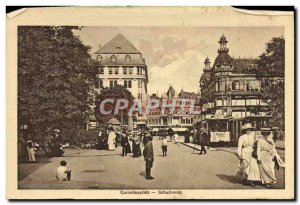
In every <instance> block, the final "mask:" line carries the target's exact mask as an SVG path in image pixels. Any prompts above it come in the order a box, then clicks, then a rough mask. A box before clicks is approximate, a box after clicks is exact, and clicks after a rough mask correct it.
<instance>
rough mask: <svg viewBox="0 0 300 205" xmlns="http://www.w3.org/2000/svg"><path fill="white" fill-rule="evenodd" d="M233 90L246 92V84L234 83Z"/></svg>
mask: <svg viewBox="0 0 300 205" xmlns="http://www.w3.org/2000/svg"><path fill="white" fill-rule="evenodd" d="M232 90H240V91H243V90H245V85H244V82H241V81H234V82H232Z"/></svg>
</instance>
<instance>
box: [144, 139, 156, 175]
mask: <svg viewBox="0 0 300 205" xmlns="http://www.w3.org/2000/svg"><path fill="white" fill-rule="evenodd" d="M152 139H153V138H152V136H151V135H149V136H148V142H147V144H146V145H145V148H144V152H143V154H144V159H145V162H146V179H154V178H153V177H152V176H151V168H152V166H153V161H154V153H153V145H152Z"/></svg>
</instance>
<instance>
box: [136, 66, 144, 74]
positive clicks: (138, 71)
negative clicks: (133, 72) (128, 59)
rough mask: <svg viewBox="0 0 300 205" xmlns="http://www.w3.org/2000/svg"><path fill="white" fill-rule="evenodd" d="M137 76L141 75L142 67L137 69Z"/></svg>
mask: <svg viewBox="0 0 300 205" xmlns="http://www.w3.org/2000/svg"><path fill="white" fill-rule="evenodd" d="M137 74H138V75H142V74H143V68H142V67H137Z"/></svg>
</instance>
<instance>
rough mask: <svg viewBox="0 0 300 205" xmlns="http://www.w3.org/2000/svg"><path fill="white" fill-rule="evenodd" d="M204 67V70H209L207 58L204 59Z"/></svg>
mask: <svg viewBox="0 0 300 205" xmlns="http://www.w3.org/2000/svg"><path fill="white" fill-rule="evenodd" d="M204 65H205V69H209V68H210V60H209V58H208V57H207V58H206V59H205V61H204Z"/></svg>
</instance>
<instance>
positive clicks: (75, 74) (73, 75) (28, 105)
mask: <svg viewBox="0 0 300 205" xmlns="http://www.w3.org/2000/svg"><path fill="white" fill-rule="evenodd" d="M78 29H80V28H78V27H73V26H63V27H53V26H20V27H18V124H19V127H20V125H22V124H27V125H28V129H29V131H30V134H31V135H32V136H33V137H34V138H35V140H38V141H40V140H43V138H44V137H45V136H46V135H47V133H48V131H50V130H52V129H53V128H59V129H61V130H62V135H63V136H66V137H69V136H72V135H73V134H74V133H71V132H70V130H74V128H75V127H82V126H83V125H84V124H85V122H86V120H87V117H88V116H87V112H88V110H89V107H90V106H89V105H91V104H92V95H93V93H92V87H93V85H94V83H95V80H96V74H97V67H98V66H99V65H98V63H97V62H96V61H94V60H93V59H92V58H91V56H90V54H89V53H88V52H89V49H90V48H89V47H88V46H86V45H84V44H83V43H82V42H81V41H80V39H79V37H77V36H75V35H74V34H73V31H74V30H78Z"/></svg>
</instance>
